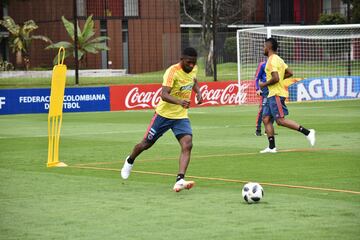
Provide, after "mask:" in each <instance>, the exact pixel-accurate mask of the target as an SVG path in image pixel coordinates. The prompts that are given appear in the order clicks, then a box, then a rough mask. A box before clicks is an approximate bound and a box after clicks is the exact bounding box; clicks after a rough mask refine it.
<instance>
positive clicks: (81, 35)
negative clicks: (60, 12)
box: [46, 15, 110, 63]
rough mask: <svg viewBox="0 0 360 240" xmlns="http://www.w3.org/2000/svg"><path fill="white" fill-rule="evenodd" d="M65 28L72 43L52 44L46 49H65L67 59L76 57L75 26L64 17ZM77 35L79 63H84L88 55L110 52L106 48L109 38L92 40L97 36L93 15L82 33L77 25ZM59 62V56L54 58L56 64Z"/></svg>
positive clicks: (102, 37)
mask: <svg viewBox="0 0 360 240" xmlns="http://www.w3.org/2000/svg"><path fill="white" fill-rule="evenodd" d="M61 19H62V21H63V24H64V27H65V29H66V31H67V33H68V34H69V36H70V38H71V40H72V42H67V41H60V42H57V43H54V44H51V45H49V46H47V47H46V49H58V48H60V47H64V48H65V49H66V51H65V58H67V57H69V56H70V55H73V56H74V57H75V51H74V24H73V23H72V22H70V21H68V20H67V19H66V18H65V17H64V16H62V17H61ZM77 35H78V44H77V49H78V61H80V62H81V61H82V60H83V58H84V56H85V54H86V53H94V54H95V53H98V52H99V51H102V50H109V48H108V47H107V46H106V40H108V39H110V38H109V37H105V36H101V37H96V38H92V37H93V36H94V35H95V30H94V21H93V20H92V15H90V16H89V17H88V18H87V19H86V22H85V24H84V28H83V31H81V29H80V27H79V25H77ZM56 61H57V56H56V57H55V58H54V63H55V62H56Z"/></svg>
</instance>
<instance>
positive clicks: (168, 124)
mask: <svg viewBox="0 0 360 240" xmlns="http://www.w3.org/2000/svg"><path fill="white" fill-rule="evenodd" d="M169 129H171V130H172V131H173V133H174V135H175V136H176V138H177V139H180V138H181V137H182V136H184V135H192V129H191V124H190V121H189V119H188V118H183V119H169V118H165V117H162V116H160V115H159V114H157V113H155V114H154V117H153V118H152V119H151V122H150V125H149V127H148V129H147V131H146V133H145V136H144V139H145V140H146V141H148V142H151V143H155V142H156V140H158V139H159V138H160V137H161V136H162V135H163V134H164V133H165V132H166V131H167V130H169Z"/></svg>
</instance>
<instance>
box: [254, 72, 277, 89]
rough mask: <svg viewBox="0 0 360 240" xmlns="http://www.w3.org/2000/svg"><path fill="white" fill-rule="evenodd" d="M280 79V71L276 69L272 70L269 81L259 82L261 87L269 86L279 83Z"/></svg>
mask: <svg viewBox="0 0 360 240" xmlns="http://www.w3.org/2000/svg"><path fill="white" fill-rule="evenodd" d="M279 80H280V78H279V73H278V72H276V71H274V72H271V79H270V80H269V81H266V82H261V83H259V86H260V87H261V88H263V87H267V86H269V85H273V84H275V83H278V82H279Z"/></svg>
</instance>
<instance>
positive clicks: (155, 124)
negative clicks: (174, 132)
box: [121, 113, 173, 179]
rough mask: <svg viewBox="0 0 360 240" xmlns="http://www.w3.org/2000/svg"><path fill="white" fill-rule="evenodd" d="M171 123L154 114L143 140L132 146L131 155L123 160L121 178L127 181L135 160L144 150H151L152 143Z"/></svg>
mask: <svg viewBox="0 0 360 240" xmlns="http://www.w3.org/2000/svg"><path fill="white" fill-rule="evenodd" d="M171 121H173V120H169V119H167V118H164V117H162V116H160V115H158V114H156V113H155V114H154V117H153V118H152V119H151V122H150V124H149V127H148V128H147V131H146V133H145V135H144V138H143V139H142V140H141V141H140V142H139V143H138V144H136V145H135V146H134V148H133V150H132V152H131V154H130V155H129V156H128V157H127V158H126V159H125V162H124V165H123V167H122V169H121V177H122V178H123V179H127V178H128V177H129V176H130V173H131V170H132V168H133V166H134V161H135V159H136V158H137V157H138V156H139V155H140V154H141V153H142V152H143V151H145V150H147V149H149V148H151V147H152V146H153V145H154V143H155V142H156V141H157V140H158V139H159V138H160V137H161V136H162V135H163V134H164V133H165V132H166V131H167V130H169V129H170V127H171V123H172V122H171Z"/></svg>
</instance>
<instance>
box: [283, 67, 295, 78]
mask: <svg viewBox="0 0 360 240" xmlns="http://www.w3.org/2000/svg"><path fill="white" fill-rule="evenodd" d="M292 76H293V72H292V71H291V69H290V68H287V69H285V74H284V79H285V78H289V77H292Z"/></svg>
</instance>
